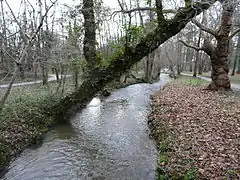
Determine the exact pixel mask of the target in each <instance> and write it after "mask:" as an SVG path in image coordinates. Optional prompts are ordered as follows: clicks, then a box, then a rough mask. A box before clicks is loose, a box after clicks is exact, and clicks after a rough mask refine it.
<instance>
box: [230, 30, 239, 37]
mask: <svg viewBox="0 0 240 180" xmlns="http://www.w3.org/2000/svg"><path fill="white" fill-rule="evenodd" d="M239 32H240V28H238V29H237V30H235V31H234V32H233V33H232V34H231V35H230V36H229V39H232V38H233V37H234V36H235V35H236V34H237V33H239Z"/></svg>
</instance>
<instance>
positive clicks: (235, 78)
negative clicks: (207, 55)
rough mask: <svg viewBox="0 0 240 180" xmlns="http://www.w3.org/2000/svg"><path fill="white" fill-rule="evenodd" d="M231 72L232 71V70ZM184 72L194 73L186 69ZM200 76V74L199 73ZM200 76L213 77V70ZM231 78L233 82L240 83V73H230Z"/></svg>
mask: <svg viewBox="0 0 240 180" xmlns="http://www.w3.org/2000/svg"><path fill="white" fill-rule="evenodd" d="M230 72H231V71H230ZM183 73H185V74H193V72H189V71H184V72H183ZM197 76H198V75H197ZM199 76H204V77H209V78H211V72H204V73H203V74H201V75H199ZM229 79H230V81H231V82H232V83H236V84H240V74H235V75H234V76H231V75H230V74H229Z"/></svg>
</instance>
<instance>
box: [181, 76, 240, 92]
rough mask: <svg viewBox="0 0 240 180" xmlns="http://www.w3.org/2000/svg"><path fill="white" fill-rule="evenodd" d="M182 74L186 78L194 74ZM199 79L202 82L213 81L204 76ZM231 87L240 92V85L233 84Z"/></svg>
mask: <svg viewBox="0 0 240 180" xmlns="http://www.w3.org/2000/svg"><path fill="white" fill-rule="evenodd" d="M181 74H182V75H184V76H192V74H186V73H181ZM197 77H198V78H200V79H202V80H205V81H208V82H211V81H212V79H211V78H209V77H204V76H197ZM231 87H232V88H233V89H237V90H240V84H235V83H231Z"/></svg>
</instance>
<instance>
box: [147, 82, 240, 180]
mask: <svg viewBox="0 0 240 180" xmlns="http://www.w3.org/2000/svg"><path fill="white" fill-rule="evenodd" d="M239 97H240V96H239V93H232V92H231V93H219V92H211V91H206V90H204V87H203V86H189V85H186V84H183V83H181V82H179V81H176V82H174V83H170V84H168V85H167V86H166V87H165V88H164V90H163V91H162V92H157V93H155V94H154V95H153V96H152V112H151V114H150V115H149V120H148V123H149V125H150V128H151V130H152V136H154V138H155V139H156V141H157V143H158V144H159V146H162V144H164V143H166V142H167V145H168V151H165V152H164V153H165V154H167V157H168V161H167V164H166V163H165V162H164V163H163V162H161V163H158V164H159V165H158V166H159V168H160V169H163V171H164V173H165V174H168V175H173V174H176V173H178V174H181V175H182V177H186V176H184V174H186V173H188V172H189V170H190V168H192V167H195V168H196V171H195V172H194V173H195V174H196V175H195V178H193V179H216V180H219V179H240V149H239V148H240V101H239V99H240V98H239ZM163 133H164V136H162V135H163ZM159 146H158V147H159ZM159 150H160V152H159V153H160V155H161V153H163V152H161V149H159ZM186 162H191V163H186ZM172 177H173V176H172ZM188 179H191V178H188Z"/></svg>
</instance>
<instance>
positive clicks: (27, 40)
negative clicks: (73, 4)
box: [0, 1, 57, 112]
mask: <svg viewBox="0 0 240 180" xmlns="http://www.w3.org/2000/svg"><path fill="white" fill-rule="evenodd" d="M5 2H6V4H7V6H8V7H9V9H10V11H11V13H12V16H13V17H14V20H15V22H16V23H17V24H18V25H19V28H20V32H21V35H22V37H23V38H24V42H25V43H24V44H23V45H22V48H21V51H20V56H19V58H18V59H12V60H13V61H14V62H15V63H16V68H15V70H14V73H13V76H12V78H11V80H10V82H9V86H8V88H7V91H6V92H5V94H4V96H3V97H2V99H1V100H0V112H1V111H2V109H3V106H4V104H5V102H6V100H7V97H8V95H9V94H10V92H11V89H12V85H13V83H14V81H15V79H16V77H17V73H18V71H19V70H20V67H21V65H22V63H23V61H24V60H25V57H26V56H27V49H28V48H29V47H30V46H31V43H32V42H33V40H34V39H35V37H36V35H37V34H38V33H39V31H40V29H41V27H42V26H43V22H44V18H45V17H46V16H47V13H48V11H49V10H50V9H51V8H52V7H53V6H54V4H55V3H56V2H57V1H55V2H53V3H52V5H51V6H50V7H49V8H48V9H47V11H46V12H45V14H44V15H42V16H41V20H40V23H39V26H38V27H37V29H36V30H35V32H34V33H33V35H32V36H31V37H28V36H26V34H24V31H23V29H22V27H21V26H20V23H19V22H18V20H17V18H16V16H15V14H14V13H13V11H12V9H11V7H10V6H9V4H8V3H7V1H5Z"/></svg>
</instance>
